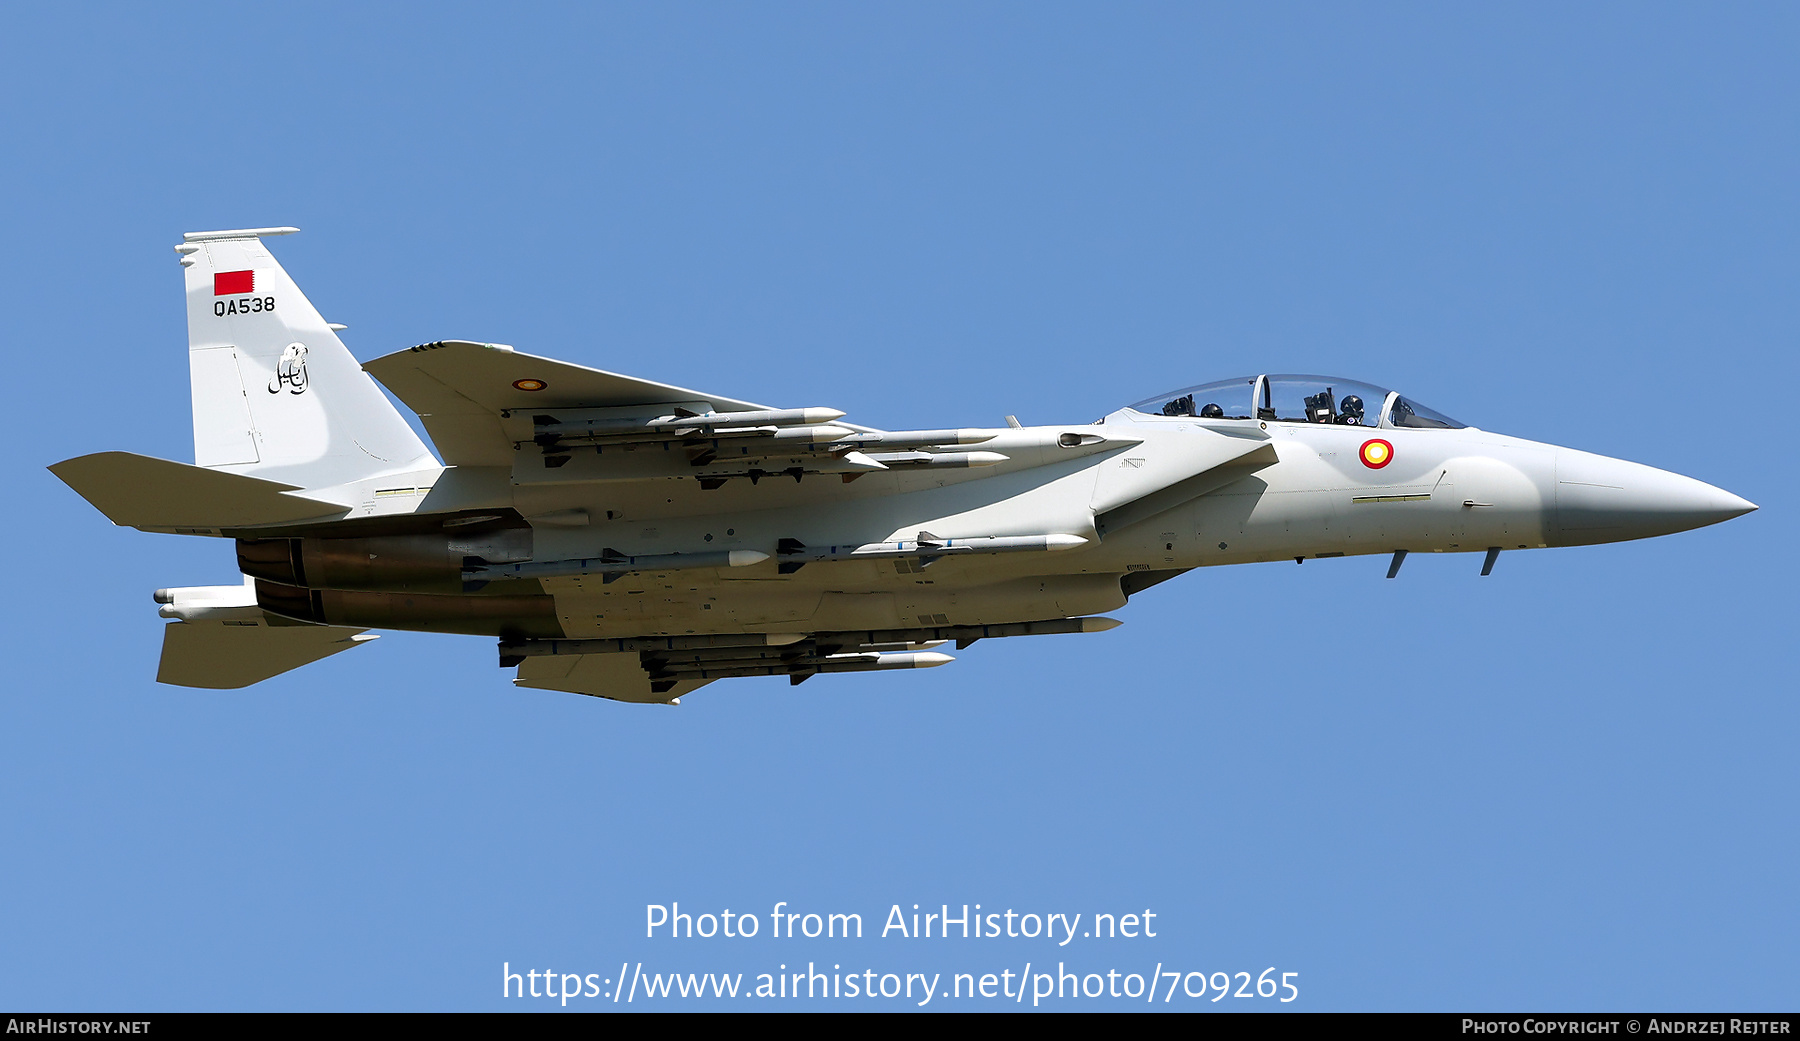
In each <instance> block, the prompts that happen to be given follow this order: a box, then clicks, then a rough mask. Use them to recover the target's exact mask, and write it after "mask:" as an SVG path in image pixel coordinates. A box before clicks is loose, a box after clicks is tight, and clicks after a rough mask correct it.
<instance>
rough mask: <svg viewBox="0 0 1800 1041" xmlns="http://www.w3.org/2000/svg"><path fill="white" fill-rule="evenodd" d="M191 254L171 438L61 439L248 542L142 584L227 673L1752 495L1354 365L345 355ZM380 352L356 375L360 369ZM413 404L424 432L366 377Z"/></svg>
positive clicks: (975, 625)
mask: <svg viewBox="0 0 1800 1041" xmlns="http://www.w3.org/2000/svg"><path fill="white" fill-rule="evenodd" d="M293 230H295V229H293V228H261V229H255V230H247V231H213V232H200V233H194V234H189V235H187V236H185V241H184V242H183V244H182V245H179V246H177V247H175V251H176V252H177V253H179V254H180V255H181V264H182V266H183V267H184V268H185V269H186V278H187V308H188V365H189V371H190V373H191V378H192V386H193V409H194V465H191V466H190V465H188V464H186V463H177V462H171V461H168V460H163V459H153V458H150V457H147V456H142V455H134V454H131V453H128V452H101V453H98V454H95V455H86V456H81V457H79V458H76V459H70V460H67V461H65V462H61V463H58V464H56V465H55V466H52V467H51V468H50V469H51V470H52V471H54V472H55V473H56V475H57V476H58V477H60V478H62V479H63V480H64V481H65V482H67V483H68V484H69V486H70V487H72V488H74V489H75V490H76V491H77V492H79V493H80V494H81V495H82V496H84V497H85V498H86V499H87V500H88V501H89V502H91V503H93V504H94V506H96V507H98V508H99V510H100V512H102V513H104V514H106V516H107V517H108V518H110V519H111V520H112V521H113V523H115V524H121V525H129V526H131V527H135V528H139V529H141V530H143V531H157V532H173V533H176V534H182V535H205V536H211V537H213V538H228V539H235V540H236V543H237V559H238V567H239V570H240V571H242V572H243V574H244V576H245V578H244V584H243V585H241V586H199V587H189V588H180V589H162V590H158V591H157V593H156V600H157V602H158V603H160V604H162V605H163V606H162V609H161V612H162V614H163V616H164V617H166V618H170V619H173V621H171V622H170V623H169V624H168V625H167V626H166V627H165V629H164V635H163V651H162V664H161V667H160V669H159V671H158V673H157V679H159V680H161V681H163V682H165V683H174V684H181V685H185V686H193V687H242V686H246V685H248V684H251V683H255V682H257V681H259V680H263V679H267V678H268V677H270V676H274V675H277V674H279V673H282V672H286V671H287V670H289V669H293V668H297V667H298V666H301V665H304V664H306V663H307V662H311V661H315V660H317V659H319V658H323V657H325V656H327V655H330V654H335V653H337V652H339V651H342V650H346V649H348V648H351V647H354V646H356V645H357V644H358V643H359V642H362V641H366V640H370V639H373V637H372V636H369V635H366V632H367V630H369V629H416V630H424V631H428V632H450V633H467V634H470V635H479V636H488V637H497V638H498V640H499V655H500V664H501V666H502V667H514V666H516V667H517V669H518V674H517V678H516V679H514V681H513V682H514V683H516V684H518V685H520V686H524V687H540V688H546V689H550V690H562V691H572V692H575V693H580V694H590V695H597V696H599V697H604V698H611V699H614V700H617V701H635V702H652V703H673V702H674V701H676V699H677V698H679V697H680V696H681V695H683V694H686V693H688V692H689V691H692V690H694V689H696V688H698V687H700V686H702V685H704V684H706V683H709V682H711V681H712V680H715V679H723V678H726V677H733V676H786V677H788V678H789V679H790V681H791V682H793V683H799V682H802V681H803V680H806V679H807V678H809V677H811V676H813V675H815V674H817V673H836V672H874V671H881V670H887V669H913V668H921V667H926V666H934V665H940V664H943V663H945V662H948V661H950V660H951V659H950V657H949V656H948V655H946V654H942V653H938V652H937V651H935V650H934V648H936V647H939V646H941V645H943V644H945V643H948V642H950V641H955V642H956V644H957V647H958V648H962V647H966V646H968V645H969V644H971V643H973V642H975V641H976V640H980V639H987V638H990V637H1003V636H1028V635H1036V634H1049V633H1081V632H1097V631H1100V630H1104V629H1110V628H1112V627H1113V626H1115V625H1117V624H1118V623H1117V622H1115V621H1113V620H1112V619H1109V618H1103V617H1099V614H1100V612H1103V611H1109V610H1113V609H1115V608H1118V607H1121V606H1123V605H1124V604H1125V602H1126V600H1127V598H1129V597H1130V596H1131V595H1132V594H1133V593H1136V592H1138V591H1140V590H1143V589H1145V588H1148V587H1149V586H1153V585H1155V584H1157V583H1158V582H1163V581H1166V580H1168V579H1171V578H1174V577H1176V576H1177V575H1180V574H1182V573H1183V572H1185V571H1188V570H1190V569H1192V568H1196V567H1204V566H1208V565H1213V564H1241V563H1248V562H1251V561H1272V560H1283V559H1288V558H1292V559H1294V560H1304V559H1305V558H1307V557H1341V556H1352V555H1357V554H1374V553H1379V554H1390V555H1391V556H1392V564H1391V566H1390V567H1389V568H1388V577H1390V578H1392V577H1393V576H1394V575H1395V574H1396V573H1397V572H1398V571H1399V569H1400V565H1401V562H1402V561H1403V560H1404V559H1405V557H1406V554H1407V553H1409V552H1415V553H1416V552H1424V551H1429V552H1464V553H1470V552H1472V553H1483V554H1485V555H1486V557H1485V560H1484V561H1483V563H1482V566H1481V573H1482V574H1483V575H1486V574H1488V572H1489V571H1490V570H1492V568H1493V566H1494V562H1495V558H1496V557H1498V556H1499V554H1500V552H1501V551H1502V550H1516V549H1531V548H1541V547H1545V546H1576V545H1586V544H1592V543H1600V542H1618V541H1622V540H1625V539H1638V538H1644V537H1647V536H1651V535H1664V534H1668V533H1670V532H1676V531H1683V530H1685V529H1688V528H1697V527H1700V526H1702V525H1706V524H1715V523H1717V522H1719V521H1722V520H1726V519H1728V518H1731V517H1736V516H1738V515H1740V514H1743V513H1747V512H1749V511H1750V510H1753V509H1755V508H1756V507H1755V506H1754V505H1752V504H1751V503H1749V502H1746V501H1745V500H1743V499H1740V498H1738V497H1737V496H1735V495H1732V494H1731V493H1729V492H1725V491H1721V490H1720V489H1718V488H1714V487H1713V486H1711V485H1708V484H1703V483H1701V482H1700V481H1696V480H1693V479H1691V478H1687V477H1681V476H1678V475H1676V474H1672V473H1667V472H1665V471H1662V470H1656V469H1652V468H1650V467H1648V466H1640V465H1638V464H1636V463H1628V462H1624V461H1621V460H1618V459H1609V458H1606V457H1605V456H1598V455H1590V454H1588V453H1586V452H1577V451H1574V450H1572V449H1568V448H1558V447H1556V446H1554V445H1546V444H1539V443H1536V442H1532V441H1526V440H1522V439H1520V438H1516V437H1507V436H1505V435H1501V434H1491V433H1488V432H1486V431H1483V430H1477V429H1475V428H1474V427H1470V426H1467V425H1465V424H1463V423H1459V422H1457V421H1456V420H1454V419H1451V418H1450V417H1448V416H1446V415H1444V414H1442V413H1439V412H1435V411H1433V410H1432V409H1429V408H1427V407H1425V406H1424V405H1423V404H1421V403H1419V402H1417V401H1414V400H1412V399H1411V398H1408V397H1406V396H1404V395H1402V394H1399V393H1395V392H1393V391H1388V390H1383V389H1381V388H1379V387H1373V386H1369V385H1367V384H1363V383H1357V382H1355V381H1352V380H1344V379H1330V378H1324V377H1318V376H1279V375H1263V376H1253V377H1246V378H1242V379H1231V380H1223V381H1220V382H1218V383H1209V384H1206V385H1204V386H1198V387H1191V388H1185V389H1182V390H1176V391H1171V392H1169V393H1167V394H1161V395H1158V396H1156V397H1153V398H1149V399H1147V400H1145V401H1141V402H1138V403H1137V404H1135V405H1131V406H1129V407H1126V408H1122V409H1119V410H1118V411H1116V412H1114V413H1112V414H1111V415H1109V416H1107V417H1106V418H1105V419H1102V420H1100V421H1099V422H1097V423H1089V424H1081V423H1069V424H1062V425H1053V426H1030V427H1027V426H1020V425H1018V424H1017V422H1015V421H1011V420H1010V419H1009V425H1008V426H1006V427H1000V428H984V429H962V430H898V431H895V430H876V429H872V428H870V427H866V426H859V425H856V424H854V423H846V422H843V421H842V417H843V415H844V413H842V412H840V411H838V410H837V409H832V408H771V407H768V406H765V405H760V404H755V403H753V402H748V401H739V400H736V399H734V398H726V397H720V396H718V395H716V394H709V393H703V392H701V391H696V390H686V389H683V388H681V387H674V386H668V385H666V384H661V383H653V382H650V381H648V380H642V379H635V378H633V377H629V376H620V375H616V374H614V373H610V372H601V371H598V370H595V369H589V368H583V367H582V366H579V365H570V364H567V363H565V362H558V361H551V360H549V359H546V358H538V357H534V356H532V355H529V354H524V353H521V352H518V351H515V350H513V349H512V348H511V347H506V346H502V345H500V344H491V343H471V342H465V341H460V340H444V341H440V342H437V343H427V344H422V345H420V346H418V347H414V348H411V349H410V350H405V351H400V352H398V353H395V354H390V355H388V356H386V357H383V358H378V359H376V360H375V361H372V362H369V363H368V364H366V365H358V364H357V362H356V360H355V359H354V358H353V357H351V355H350V352H349V351H348V350H346V349H345V348H344V345H343V344H342V343H341V342H340V341H339V340H338V336H337V332H336V330H337V329H339V328H342V327H341V326H333V325H329V324H327V323H326V322H325V320H324V319H323V318H322V317H320V315H319V312H318V311H317V310H315V309H314V307H313V305H312V304H311V303H309V302H308V301H307V299H306V297H305V296H303V295H301V293H300V290H299V289H297V288H295V286H294V283H293V281H292V280H291V279H289V277H288V275H287V273H286V272H285V271H284V270H282V268H281V266H280V265H279V264H277V263H276V262H275V260H274V259H273V258H272V257H271V256H270V255H269V252H268V250H267V249H266V248H265V246H264V244H263V241H262V240H263V239H264V238H267V237H269V236H272V235H283V234H287V233H289V232H292V231H293ZM371 377H373V379H371ZM376 380H379V381H380V382H381V384H382V385H383V386H385V387H386V388H387V389H388V390H390V391H392V392H393V394H394V396H395V397H397V398H399V399H400V400H401V401H402V402H404V403H405V404H406V405H407V406H408V407H409V408H411V409H412V410H413V411H415V412H417V413H418V414H419V417H420V419H421V420H423V422H424V426H425V429H426V430H427V431H428V432H429V433H430V435H431V438H432V440H433V441H434V442H435V444H436V448H437V451H438V454H439V456H441V461H440V460H439V458H436V457H434V456H433V455H432V453H431V451H430V449H428V448H427V447H426V446H425V445H424V443H422V442H421V441H420V440H419V438H418V437H417V436H416V435H415V434H414V433H413V430H412V428H411V427H410V426H409V425H408V424H407V422H406V421H405V420H404V419H403V418H402V417H401V416H400V415H399V413H397V412H396V411H395V410H394V408H393V407H392V406H391V405H390V404H389V403H388V401H387V399H386V398H385V397H384V396H383V395H382V393H381V390H380V388H378V387H377V386H376V385H375V381H376Z"/></svg>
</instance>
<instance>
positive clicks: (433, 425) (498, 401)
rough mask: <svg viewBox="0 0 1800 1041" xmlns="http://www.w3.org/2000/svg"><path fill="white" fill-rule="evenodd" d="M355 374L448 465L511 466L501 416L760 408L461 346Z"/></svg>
mask: <svg viewBox="0 0 1800 1041" xmlns="http://www.w3.org/2000/svg"><path fill="white" fill-rule="evenodd" d="M363 369H364V370H366V371H367V372H368V373H369V374H370V375H372V376H374V377H375V378H376V379H378V380H380V381H381V383H382V385H384V386H385V387H387V389H388V390H390V391H392V392H393V394H394V396H395V397H397V398H399V399H400V400H401V401H403V402H405V403H406V406H407V407H408V408H410V409H412V410H413V411H414V412H417V413H418V414H419V417H420V418H421V419H423V420H424V421H425V429H426V430H427V431H428V432H429V433H430V434H431V439H432V441H433V442H435V443H436V445H437V449H438V452H439V454H441V455H442V456H443V457H444V462H445V463H447V464H450V465H452V466H510V465H511V464H512V440H511V439H510V438H508V437H507V436H506V434H505V433H504V432H503V431H502V429H501V426H500V413H501V412H503V411H511V410H515V409H577V408H614V407H620V406H627V405H651V404H661V403H665V402H708V403H710V404H711V406H712V408H713V409H714V410H716V411H720V412H742V411H748V410H753V409H758V410H759V409H762V408H763V407H764V406H762V405H756V404H752V403H750V402H747V401H737V400H735V399H732V398H721V397H718V396H717V395H713V394H702V393H700V392H699V391H693V390H686V389H684V388H681V387H673V386H670V385H668V384H666V383H653V382H651V381H650V380H641V379H636V378H634V377H631V376H621V375H618V374H617V373H611V372H602V371H601V370H599V369H590V368H587V367H586V366H582V365H571V364H569V363H568V362H561V361H552V360H551V359H549V358H539V357H536V356H534V355H530V354H523V353H520V352H518V351H515V350H513V349H512V348H510V347H503V346H499V345H495V344H487V343H473V342H470V341H467V340H442V341H439V342H437V343H427V344H421V345H420V346H418V347H413V348H411V349H409V350H404V351H398V352H395V353H393V354H389V355H385V356H383V357H380V358H376V359H375V360H374V361H371V362H369V363H367V364H365V365H364V366H363Z"/></svg>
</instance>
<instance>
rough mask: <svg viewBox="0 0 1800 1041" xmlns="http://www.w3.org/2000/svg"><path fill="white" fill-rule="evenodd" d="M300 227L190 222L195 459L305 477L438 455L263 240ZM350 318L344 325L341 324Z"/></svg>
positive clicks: (351, 477)
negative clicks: (217, 227) (195, 226)
mask: <svg viewBox="0 0 1800 1041" xmlns="http://www.w3.org/2000/svg"><path fill="white" fill-rule="evenodd" d="M296 230H298V229H296V228H255V229H250V230H245V231H202V232H189V233H188V234H187V235H184V236H183V239H184V240H185V241H184V242H183V243H182V244H181V245H179V246H176V247H175V251H176V252H177V253H180V254H182V257H181V264H182V266H183V267H184V268H186V269H187V306H188V373H189V377H190V379H191V381H192V386H193V395H194V462H195V463H196V464H198V465H200V466H204V467H208V468H210V469H214V470H224V471H227V472H230V473H236V474H253V475H255V476H257V477H260V478H263V479H265V480H272V481H280V482H283V483H286V484H290V485H294V486H297V487H300V488H328V487H331V486H334V485H339V484H346V483H349V482H351V481H357V480H361V479H363V478H365V477H374V476H376V475H378V474H384V473H398V472H404V471H407V470H420V469H426V468H432V467H435V466H437V461H436V460H435V459H434V458H432V455H431V452H430V451H429V450H428V449H427V448H426V447H425V445H424V443H423V442H421V441H420V440H419V438H418V435H416V434H414V433H413V431H412V428H411V427H409V426H407V425H406V420H404V419H402V418H401V417H400V413H399V412H397V411H395V409H394V406H393V405H391V404H390V403H389V402H388V400H387V398H386V397H384V396H383V395H382V393H381V390H380V388H378V387H377V386H376V385H375V381H374V380H372V379H371V378H370V377H369V375H368V374H367V373H365V372H363V371H362V366H361V365H359V364H358V363H357V361H356V359H355V358H354V357H352V356H351V354H350V352H349V351H348V350H347V349H345V347H344V344H343V342H342V341H340V340H339V339H338V338H337V333H336V332H335V331H333V329H332V328H331V327H330V326H329V325H327V324H326V323H325V319H324V318H322V317H320V315H319V312H318V311H317V310H315V309H314V308H313V305H312V304H311V303H310V302H309V301H308V300H307V299H306V297H305V296H304V295H303V294H302V293H301V292H300V290H299V289H298V288H297V287H296V286H295V285H294V282H293V280H292V279H290V278H289V277H288V274H287V272H286V271H283V270H282V269H281V265H280V264H277V263H276V262H275V258H274V257H272V256H270V255H269V251H268V250H267V249H266V248H264V246H263V243H262V237H263V236H265V235H287V234H291V233H293V232H294V231H296ZM339 328H341V326H340V327H339Z"/></svg>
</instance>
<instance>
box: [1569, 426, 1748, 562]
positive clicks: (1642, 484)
mask: <svg viewBox="0 0 1800 1041" xmlns="http://www.w3.org/2000/svg"><path fill="white" fill-rule="evenodd" d="M1754 509H1756V504H1755V503H1753V502H1750V501H1749V500H1747V499H1743V498H1740V497H1739V496H1736V495H1733V494H1731V493H1730V492H1728V491H1726V490H1725V489H1723V488H1715V487H1713V486H1712V485H1710V484H1707V483H1706V482H1705V481H1696V480H1694V479H1693V478H1692V477H1683V476H1681V475H1680V474H1674V473H1670V472H1668V471H1667V470H1658V469H1656V468H1655V467H1653V466H1644V465H1643V464H1641V463H1628V462H1626V461H1625V460H1623V459H1612V458H1609V457H1607V456H1603V455H1593V454H1591V453H1588V452H1577V451H1573V450H1571V449H1566V448H1565V449H1561V450H1559V451H1558V452H1557V459H1556V513H1557V523H1558V527H1559V529H1560V531H1561V537H1560V539H1559V540H1558V544H1559V545H1564V546H1581V545H1590V544H1593V543H1598V542H1623V541H1625V540H1627V539H1644V538H1650V537H1651V536H1654V535H1668V534H1671V533H1673V532H1677V531H1687V530H1689V529H1690V528H1703V527H1705V526H1706V525H1708V524H1717V523H1719V522H1720V521H1726V520H1730V519H1731V518H1733V517H1741V516H1743V515H1744V514H1746V513H1749V512H1750V511H1751V510H1754Z"/></svg>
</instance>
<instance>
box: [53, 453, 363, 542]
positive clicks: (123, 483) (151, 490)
mask: <svg viewBox="0 0 1800 1041" xmlns="http://www.w3.org/2000/svg"><path fill="white" fill-rule="evenodd" d="M50 472H51V473H53V474H55V475H56V476H58V477H60V478H62V480H63V483H64V484H66V485H68V486H69V487H71V488H73V489H75V491H76V492H77V493H78V494H79V495H80V496H81V497H82V498H84V499H86V500H87V501H88V502H90V503H92V504H93V505H94V508H95V509H97V510H99V511H100V512H101V513H104V514H106V516H107V519H108V520H111V521H112V522H113V523H114V524H118V525H122V526H125V527H132V528H144V529H148V530H156V531H172V530H176V529H188V530H192V529H218V528H247V527H255V526H257V525H261V524H284V523H289V522H293V521H302V520H311V519H314V518H320V517H336V516H341V515H342V514H343V513H344V512H345V508H344V507H343V506H341V505H339V504H337V503H330V502H322V501H320V500H318V499H308V498H306V497H304V496H299V495H289V494H287V493H288V492H291V491H296V490H298V489H296V488H295V487H294V486H293V485H291V484H279V483H277V482H275V481H265V480H262V479H261V478H257V477H245V476H242V475H240V474H233V473H226V472H224V471H221V470H209V469H207V468H205V467H202V466H190V465H189V464H187V463H177V462H173V461H171V460H168V459H155V458H152V457H150V456H147V455H137V454H135V453H132V452H96V453H95V454H93V455H84V456H77V457H76V458H74V459H65V460H63V461H62V462H60V463H57V464H55V465H54V466H52V467H50Z"/></svg>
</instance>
